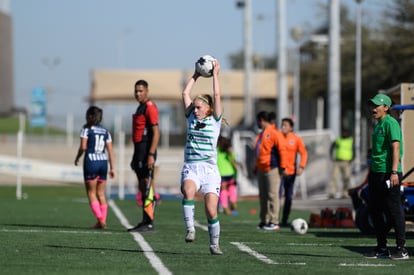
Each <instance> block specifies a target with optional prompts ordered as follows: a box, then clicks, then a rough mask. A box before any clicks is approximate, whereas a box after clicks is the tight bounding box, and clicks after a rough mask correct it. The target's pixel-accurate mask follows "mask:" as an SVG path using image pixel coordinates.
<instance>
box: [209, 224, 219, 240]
mask: <svg viewBox="0 0 414 275" xmlns="http://www.w3.org/2000/svg"><path fill="white" fill-rule="evenodd" d="M208 233H209V235H210V245H218V244H219V240H220V222H219V221H218V220H217V222H215V223H213V224H209V225H208Z"/></svg>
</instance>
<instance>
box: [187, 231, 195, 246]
mask: <svg viewBox="0 0 414 275" xmlns="http://www.w3.org/2000/svg"><path fill="white" fill-rule="evenodd" d="M195 234H196V233H195V231H191V230H188V231H187V235H185V242H187V243H192V242H194V241H195Z"/></svg>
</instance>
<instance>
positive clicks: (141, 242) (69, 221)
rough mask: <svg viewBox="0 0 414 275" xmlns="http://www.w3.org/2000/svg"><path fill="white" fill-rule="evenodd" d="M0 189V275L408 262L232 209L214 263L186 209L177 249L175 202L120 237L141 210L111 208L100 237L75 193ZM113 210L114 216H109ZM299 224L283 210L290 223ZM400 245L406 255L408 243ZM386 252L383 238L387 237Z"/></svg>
mask: <svg viewBox="0 0 414 275" xmlns="http://www.w3.org/2000/svg"><path fill="white" fill-rule="evenodd" d="M15 192H16V190H15V187H6V186H4V187H0V217H1V218H0V221H1V222H0V244H1V250H0V274H157V273H160V274H168V273H172V274H322V273H327V274H329V273H330V274H333V273H334V274H397V273H401V274H410V273H411V272H412V260H405V261H393V260H379V259H365V258H364V257H363V256H362V253H363V252H365V251H367V249H370V248H371V247H372V246H373V245H374V244H375V240H374V237H373V236H363V235H361V234H360V233H359V231H358V230H357V229H325V228H310V229H309V231H308V233H307V234H306V235H296V234H294V233H292V232H290V229H289V228H282V229H281V230H280V231H277V232H264V231H259V230H257V229H256V225H257V223H258V216H257V214H256V215H251V214H250V211H249V210H250V209H252V208H255V209H257V208H258V202H257V201H241V202H240V203H239V209H238V210H239V215H237V216H226V215H220V223H221V240H220V244H221V245H220V246H221V249H222V250H223V252H224V255H222V256H212V255H210V253H209V250H208V233H207V232H206V231H205V228H206V227H207V224H206V220H205V215H204V213H203V206H202V203H201V202H198V203H197V204H196V220H197V221H198V223H199V224H200V227H197V239H196V242H195V243H185V242H184V235H185V232H184V225H183V220H182V214H181V202H180V201H178V200H176V201H172V200H171V201H168V200H162V201H161V203H160V204H159V205H158V207H157V212H156V223H155V228H156V230H155V231H154V232H149V233H142V234H138V233H133V234H131V233H128V232H126V228H125V224H128V223H129V224H131V225H135V224H136V223H137V222H138V220H139V219H140V218H141V210H138V208H137V207H136V205H135V201H132V200H125V201H118V200H115V201H113V204H111V208H110V210H109V211H108V229H107V230H93V229H91V226H92V225H93V224H94V222H95V220H94V218H93V216H92V213H91V211H90V209H89V206H88V204H87V201H86V195H85V193H84V190H83V186H69V187H27V186H23V192H24V193H26V194H27V198H26V199H23V200H16V198H15ZM113 209H115V212H114V211H113ZM295 217H303V218H305V219H306V220H308V218H309V213H308V212H304V211H293V213H292V217H291V218H295ZM407 239H408V241H407V246H408V249H409V251H410V252H411V255H414V254H413V252H414V251H413V247H412V241H411V239H412V235H408V236H407ZM389 240H390V244H392V245H393V244H394V240H393V236H390V238H389Z"/></svg>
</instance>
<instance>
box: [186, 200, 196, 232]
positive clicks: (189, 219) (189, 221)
mask: <svg viewBox="0 0 414 275" xmlns="http://www.w3.org/2000/svg"><path fill="white" fill-rule="evenodd" d="M183 215H184V224H185V228H186V230H187V231H195V228H194V205H183Z"/></svg>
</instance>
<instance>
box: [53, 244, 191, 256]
mask: <svg viewBox="0 0 414 275" xmlns="http://www.w3.org/2000/svg"><path fill="white" fill-rule="evenodd" d="M46 247H50V248H56V249H83V250H98V251H119V252H128V253H147V252H149V253H154V254H170V255H181V254H186V253H182V252H172V251H160V250H150V251H145V250H142V249H118V248H107V247H85V246H67V245H46ZM190 254H194V253H190Z"/></svg>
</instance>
